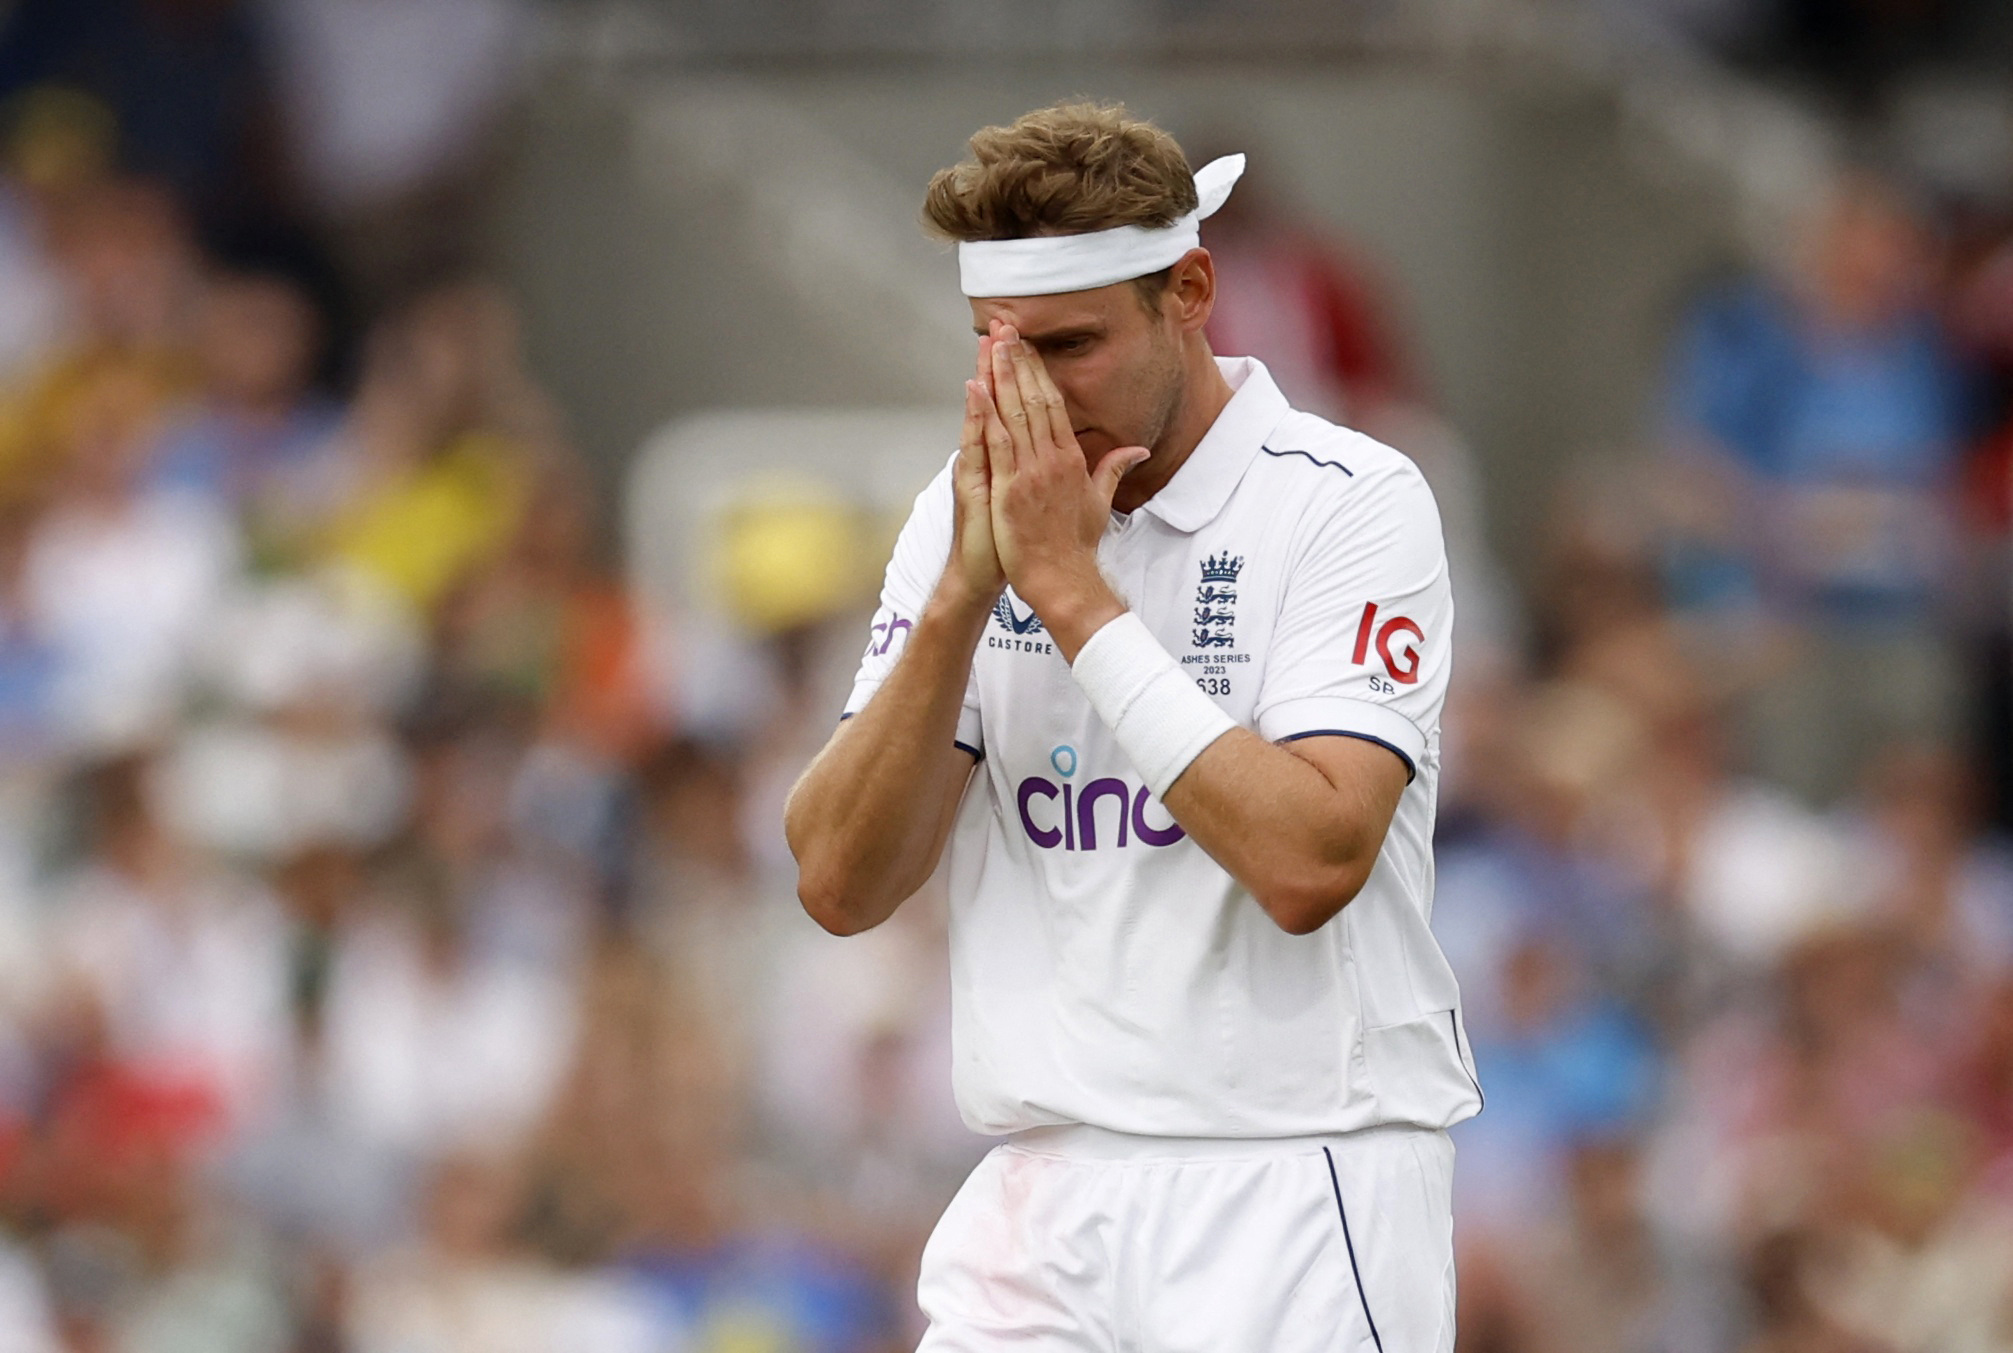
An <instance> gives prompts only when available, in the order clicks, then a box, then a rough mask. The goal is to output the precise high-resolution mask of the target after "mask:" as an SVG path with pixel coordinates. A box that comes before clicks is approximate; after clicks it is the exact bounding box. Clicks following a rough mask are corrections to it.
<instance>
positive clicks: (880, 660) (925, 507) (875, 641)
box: [840, 465, 985, 758]
mask: <svg viewBox="0 0 2013 1353" xmlns="http://www.w3.org/2000/svg"><path fill="white" fill-rule="evenodd" d="M954 507H955V504H954V502H953V499H952V497H951V467H950V466H949V465H946V466H945V467H944V469H943V472H942V473H941V474H939V475H938V476H937V477H936V478H935V479H933V480H931V481H930V484H929V487H928V488H926V489H924V490H923V491H922V492H921V493H919V494H917V495H916V503H915V506H914V507H913V508H912V509H911V510H910V512H909V519H908V521H907V522H906V523H904V524H903V526H902V533H901V535H900V536H899V537H897V538H896V540H895V552H894V555H893V557H892V558H890V559H889V560H888V571H887V574H886V576H885V577H884V578H883V580H882V583H881V604H880V606H879V608H878V609H877V610H875V612H874V619H873V623H872V624H871V625H870V626H869V627H868V630H867V650H866V652H865V653H863V654H861V655H860V670H859V673H858V675H856V676H855V677H854V678H853V693H852V695H850V696H849V697H847V700H846V710H845V713H844V714H842V715H840V717H841V718H842V719H849V718H851V717H852V716H853V715H855V714H858V713H859V712H860V711H861V710H863V709H865V708H866V707H867V702H868V701H869V700H871V699H873V698H874V692H875V691H878V690H879V689H880V688H881V683H882V682H884V681H886V680H887V679H888V673H890V672H892V671H894V670H895V661H896V659H898V658H900V657H901V656H902V649H903V648H905V647H906V646H907V645H908V641H909V635H910V634H911V633H913V632H914V630H915V624H916V617H917V616H919V615H921V614H922V611H923V606H924V604H925V603H927V602H928V601H929V599H930V594H931V593H932V592H934V591H935V590H936V586H937V580H938V579H939V578H941V577H942V576H943V572H944V565H945V564H946V563H947V562H949V560H950V557H951V539H952V533H953V527H954V525H955V520H954V516H953V512H954ZM955 741H956V743H957V745H958V746H960V747H962V748H964V750H966V751H968V752H970V753H971V754H972V755H973V756H975V757H980V758H983V757H984V756H985V741H984V737H983V735H982V734H981V732H980V725H979V696H978V677H977V674H976V672H975V673H974V674H973V676H972V678H971V679H970V680H969V681H967V682H966V684H965V700H964V709H963V711H962V712H961V713H960V714H959V715H958V731H957V737H956V739H955Z"/></svg>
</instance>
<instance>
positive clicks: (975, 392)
mask: <svg viewBox="0 0 2013 1353" xmlns="http://www.w3.org/2000/svg"><path fill="white" fill-rule="evenodd" d="M1149 454H1150V453H1149V452H1148V450H1147V449H1146V448H1145V447H1142V446H1125V447H1118V448H1116V449H1114V450H1112V451H1108V452H1106V453H1105V455H1104V457H1103V458H1102V459H1101V460H1099V461H1098V463H1097V468H1096V469H1095V470H1093V469H1091V468H1090V467H1089V466H1088V465H1086V464H1085V461H1084V455H1083V450H1082V448H1081V447H1079V446H1078V445H1077V440H1076V434H1075V432H1074V431H1073V430H1072V429H1071V427H1070V419H1069V413H1068V411H1067V410H1066V409H1065V408H1064V406H1063V399H1062V395H1061V394H1060V393H1059V392H1058V391H1057V390H1056V387H1055V383H1054V382H1053V381H1052V380H1051V379H1050V378H1049V374H1048V371H1047V370H1046V369H1045V368H1044V367H1043V365H1042V360H1041V356H1040V354H1038V353H1037V352H1035V351H1034V349H1033V348H1031V347H1030V346H1029V345H1028V344H1027V343H1026V341H1024V340H1023V339H1022V338H1021V336H1020V334H1019V333H1018V332H1016V331H1015V329H1014V328H1013V326H1012V325H1009V324H1002V323H1000V322H999V321H997V320H995V321H994V322H993V325H992V332H991V333H989V334H987V335H986V336H985V337H983V338H981V339H980V340H979V353H978V373H977V378H976V379H974V380H970V381H966V382H965V421H964V430H963V433H962V435H961V436H960V438H959V442H958V460H957V466H956V468H955V470H954V471H953V476H952V478H953V487H954V490H955V493H956V498H957V526H956V537H957V538H956V543H955V544H954V545H953V547H952V561H953V562H952V569H953V571H954V572H955V574H956V576H957V579H958V581H959V583H960V584H961V587H962V588H963V589H964V590H965V591H966V592H967V593H968V594H969V596H970V597H971V598H972V599H973V600H982V601H984V602H985V603H986V604H987V605H991V603H992V602H993V601H994V600H995V599H996V598H997V597H998V596H999V593H1000V589H1001V588H1002V587H1004V586H1005V585H1006V584H1007V583H1012V584H1013V589H1014V591H1015V592H1016V593H1017V594H1019V596H1020V598H1021V600H1022V601H1024V602H1026V603H1027V604H1028V605H1030V606H1032V607H1033V608H1034V610H1035V613H1036V614H1037V615H1039V616H1040V617H1041V619H1042V624H1043V626H1044V628H1046V629H1047V630H1048V631H1049V633H1050V634H1051V635H1052V636H1053V637H1054V639H1055V641H1056V643H1057V645H1058V646H1059V647H1060V648H1061V649H1062V651H1063V656H1064V657H1065V658H1066V659H1069V660H1072V661H1073V660H1074V659H1075V657H1076V652H1077V650H1078V649H1079V648H1081V647H1082V646H1083V643H1084V641H1085V640H1087V639H1089V638H1090V636H1091V635H1092V634H1095V633H1096V632H1097V630H1098V628H1099V627H1100V626H1102V625H1103V624H1104V623H1105V622H1106V621H1108V620H1110V619H1112V618H1113V617H1114V616H1117V615H1118V614H1120V613H1121V612H1123V611H1124V610H1125V603H1124V602H1123V601H1121V600H1120V599H1119V597H1118V595H1117V593H1115V592H1113V591H1112V589H1111V586H1110V584H1109V583H1107V582H1105V580H1104V575H1103V574H1102V573H1100V572H1099V571H1098V566H1097V545H1098V541H1099V540H1100V539H1101V538H1102V537H1103V535H1104V530H1105V526H1106V524H1107V523H1108V521H1109V520H1110V517H1111V501H1112V496H1113V495H1114V494H1115V493H1116V492H1117V491H1118V482H1119V480H1120V479H1122V478H1124V476H1125V473H1126V471H1128V470H1130V469H1131V468H1132V467H1133V466H1135V465H1137V464H1139V463H1140V462H1141V461H1143V460H1145V459H1146V458H1147V456H1148V455H1149Z"/></svg>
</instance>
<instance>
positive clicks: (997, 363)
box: [992, 329, 1047, 473]
mask: <svg viewBox="0 0 2013 1353" xmlns="http://www.w3.org/2000/svg"><path fill="white" fill-rule="evenodd" d="M1012 334H1013V330H1011V329H1008V330H1006V331H1005V333H1003V334H1002V335H1001V337H1000V341H999V342H997V343H995V344H994V345H993V400H992V402H993V407H994V408H995V409H997V410H998V413H999V418H1000V421H1001V423H1002V424H1003V425H1004V427H1005V429H1006V432H1007V434H1008V437H1009V438H1010V440H1011V455H1012V457H1013V460H1014V462H1015V463H1016V464H1017V463H1018V462H1019V461H1020V460H1021V459H1022V458H1023V457H1025V458H1026V459H1027V460H1028V462H1029V464H1030V465H1032V464H1033V462H1034V457H1035V443H1034V433H1033V426H1034V418H1033V415H1032V413H1031V411H1030V410H1029V408H1028V405H1027V402H1026V400H1024V399H1023V398H1022V394H1021V385H1020V374H1019V372H1017V371H1016V370H1015V369H1014V359H1013V349H1014V348H1016V347H1018V346H1019V343H1018V342H1017V341H1016V340H1015V339H1014V338H1013V337H1012V336H1011V335H1012ZM1042 421H1043V430H1044V431H1046V430H1047V419H1046V417H1044V418H1043V420H1042ZM1010 472H1011V470H1009V473H1010Z"/></svg>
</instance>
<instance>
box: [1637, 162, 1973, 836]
mask: <svg viewBox="0 0 2013 1353" xmlns="http://www.w3.org/2000/svg"><path fill="white" fill-rule="evenodd" d="M1796 245H1797V247H1796V250H1795V256H1794V268H1793V271H1792V272H1791V274H1790V275H1788V276H1786V277H1783V278H1780V279H1775V278H1750V279H1747V280H1744V281H1742V282H1740V283H1738V284H1736V285H1734V286H1732V287H1729V288H1724V289H1721V290H1717V291H1714V292H1712V293H1710V294H1709V295H1707V296H1706V297H1704V298H1703V299H1702V300H1700V301H1699V302H1698V303H1697V304H1696V305H1695V307H1694V308H1693V310H1692V312H1691V314H1690V315H1689V316H1688V317H1687V319H1686V321H1685V323H1684V325H1683V326H1682V329H1681V331H1680V333H1679V336H1678V340H1677V343H1676V346H1675V349H1674V352H1673V357H1672V364H1671V387H1670V393H1669V411H1670V417H1671V420H1672V421H1671V427H1670V430H1669V434H1668V435H1669V443H1670V452H1671V456H1672V471H1673V474H1674V476H1675V477H1676V479H1677V480H1678V482H1680V483H1682V484H1684V485H1685V488H1684V490H1683V492H1682V494H1681V495H1680V499H1679V501H1681V502H1683V503H1684V504H1685V505H1686V506H1685V507H1684V508H1683V509H1682V511H1681V513H1680V518H1681V519H1680V521H1679V523H1678V525H1677V530H1676V534H1675V538H1674V541H1673V552H1672V554H1671V556H1670V560H1669V568H1670V572H1669V582H1670V586H1671V588H1672V590H1673V593H1674V596H1675V598H1676V600H1677V602H1678V604H1679V605H1680V606H1682V607H1685V608H1687V609H1689V610H1691V611H1692V612H1693V613H1694V614H1697V615H1701V616H1711V615H1715V614H1717V615H1720V616H1726V615H1729V614H1734V615H1738V614H1740V613H1741V612H1742V611H1743V610H1745V611H1747V612H1748V613H1750V614H1752V613H1753V611H1754V609H1755V608H1757V607H1759V608H1762V609H1761V614H1762V616H1763V617H1764V618H1765V619H1766V620H1768V621H1770V622H1773V623H1779V624H1781V625H1783V626H1785V627H1787V630H1788V635H1787V639H1788V646H1789V647H1788V653H1787V655H1786V657H1785V660H1784V662H1783V664H1782V667H1781V670H1778V671H1776V672H1774V673H1772V674H1770V675H1769V677H1768V679H1767V680H1766V682H1765V685H1764V688H1763V690H1762V692H1761V694H1760V698H1759V699H1758V700H1757V701H1756V702H1755V703H1754V705H1753V708H1752V709H1751V710H1750V719H1749V726H1748V727H1746V728H1745V729H1743V730H1742V731H1743V741H1744V742H1745V743H1747V744H1748V745H1750V746H1752V747H1753V749H1754V755H1755V758H1756V762H1757V765H1758V767H1759V768H1760V769H1761V770H1763V771H1764V772H1765V773H1767V774H1768V775H1770V776H1771V777H1772V778H1776V779H1778V780H1780V781H1782V782H1784V783H1786V784H1788V785H1790V786H1791V787H1792V788H1794V789H1796V790H1798V791H1800V792H1802V793H1804V794H1806V795H1812V796H1818V797H1829V796H1832V795H1835V794H1837V793H1838V792H1839V791H1840V790H1841V789H1843V788H1844V787H1845V785H1846V783H1847V780H1848V778H1849V774H1850V768H1851V767H1852V765H1853V764H1854V763H1855V762H1856V760H1857V759H1858V758H1859V757H1860V756H1863V755H1864V753H1865V752H1866V750H1867V749H1868V747H1869V746H1870V745H1873V744H1876V743H1878V742H1879V741H1884V740H1886V739H1889V738H1893V737H1898V736H1904V735H1917V736H1945V737H1947V736H1951V735H1952V734H1953V733H1954V732H1955V723H1956V719H1957V717H1958V715H1959V713H1960V696H1959V691H1958V673H1957V666H1956V662H1955V658H1954V655H1953V653H1952V651H1951V646H1950V643H1949V641H1948V639H1947V637H1946V630H1945V624H1946V623H1947V622H1946V621H1945V620H1944V619H1943V618H1942V617H1939V616H1938V614H1937V608H1938V606H1939V605H1940V604H1941V602H1942V599H1943V597H1944V596H1945V594H1946V591H1947V588H1948V586H1949V583H1950V580H1951V577H1952V566H1953V562H1954V547H1955V541H1954V521H1953V517H1952V493H1953V489H1954V486H1955V470H1956V464H1957V456H1958V452H1959V451H1960V449H1961V447H1962V445H1963V438H1964V437H1965V435H1966V433H1967V431H1968V419H1969V417H1970V416H1971V414H1970V408H1969V404H1968V401H1967V393H1966V385H1965V379H1964V373H1963V372H1962V370H1961V369H1960V368H1959V366H1958V364H1957V361H1956V358H1955V356H1954V355H1953V352H1952V349H1951V347H1950V344H1949V342H1948V340H1947V338H1946V336H1945V335H1944V333H1943V331H1942V329H1941V327H1940V325H1939V323H1938V320H1937V318H1936V315H1935V313H1934V311H1933V309H1932V298H1931V296H1930V294H1929V291H1928V287H1929V285H1930V283H1931V281H1932V279H1933V277H1934V273H1935V255H1934V248H1933V243H1932V238H1931V235H1930V233H1929V230H1928V228H1927V226H1926V225H1925V223H1924V222H1923V221H1922V220H1921V218H1920V217H1919V215H1918V214H1917V213H1916V211H1915V210H1914V208H1913V207H1912V206H1911V204H1909V203H1908V202H1906V201H1905V200H1904V199H1903V198H1902V196H1901V195H1900V194H1899V192H1898V190H1897V189H1896V188H1895V187H1893V186H1892V185H1890V184H1888V183H1885V182H1883V181H1881V180H1879V179H1877V178H1873V177H1870V176H1867V175H1864V174H1862V175H1860V176H1857V177H1852V178H1847V179H1844V180H1841V181H1840V182H1839V183H1838V185H1837V186H1836V188H1835V189H1834V190H1833V191H1832V192H1831V193H1830V194H1829V196H1828V197H1827V198H1826V200H1825V201H1824V202H1823V203H1822V204H1821V206H1820V208H1819V209H1818V210H1817V211H1815V212H1814V213H1812V215H1811V216H1810V217H1809V218H1808V220H1807V221H1806V222H1805V223H1804V225H1803V234H1802V235H1801V236H1799V238H1798V239H1797V241H1796Z"/></svg>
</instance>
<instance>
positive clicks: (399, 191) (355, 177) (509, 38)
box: [260, 0, 532, 303]
mask: <svg viewBox="0 0 2013 1353" xmlns="http://www.w3.org/2000/svg"><path fill="white" fill-rule="evenodd" d="M260 9H261V10H262V11H263V18H264V23H265V28H266V31H267V32H268V33H269V34H270V37H271V42H272V48H273V53H274V57H275V59H276V62H277V70H276V76H277V86H278V88H279V90H280V93H281V97H282V99H283V100H284V103H285V111H286V117H285V119H284V125H285V129H286V136H287V140H288V145H289V147H290V149H291V152H292V154H291V157H290V158H291V161H292V163H293V166H294V168H295V171H296V173H297V175H298V177H299V179H300V181H301V184H302V187H303V188H304V190H305V194H306V196H307V198H308V201H309V202H310V204H311V205H312V206H313V207H314V208H315V210H316V211H317V213H318V214H319V215H321V216H322V217H324V218H325V219H326V220H328V221H329V223H330V224H331V225H332V227H333V229H334V233H335V236H336V238H337V240H338V246H339V248H340V249H341V250H342V252H343V254H344V256H345V259H346V262H347V264H348V266H349V269H350V271H351V274H352V276H354V277H355V278H356V279H357V281H358V284H359V286H360V287H361V289H362V292H363V294H364V296H365V298H366V299H367V300H368V301H370V302H372V303H381V302H383V301H384V300H386V299H387V298H388V297H390V296H391V295H393V294H394V293H395V292H396V291H397V289H398V288H399V287H401V286H410V285H411V284H412V283H413V281H414V280H415V279H416V278H418V277H420V276H424V275H426V274H427V273H428V272H435V273H437V272H438V271H440V270H441V269H443V268H451V267H456V266H464V265H466V264H467V263H468V262H470V259H469V257H468V254H467V250H468V246H469V238H470V236H471V235H472V233H473V231H474V229H475V227H476V225H477V221H476V210H477V209H478V208H479V207H480V206H481V205H482V203H483V200H484V198H483V192H484V189H485V188H486V186H487V178H488V173H489V170H490V168H491V163H492V159H493V154H492V143H491V141H490V134H491V133H492V132H493V130H494V129H495V126H496V124H497V122H498V121H499V120H500V118H501V117H502V116H503V115H504V113H505V111H506V109H507V107H508V103H509V100H510V98H511V96H512V94H513V92H514V90H515V89H516V87H517V84H518V78H519V76H520V75H521V73H522V71H523V68H524V66H525V64H526V62H527V59H528V56H529V51H528V47H529V38H530V32H529V29H530V24H531V18H532V14H531V10H532V7H531V6H530V5H529V4H528V3H527V0H401V3H398V4H382V3H379V2H378V0H260Z"/></svg>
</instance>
